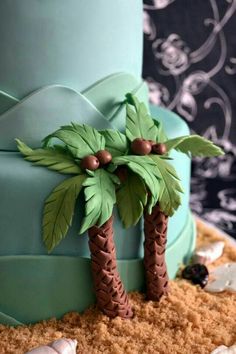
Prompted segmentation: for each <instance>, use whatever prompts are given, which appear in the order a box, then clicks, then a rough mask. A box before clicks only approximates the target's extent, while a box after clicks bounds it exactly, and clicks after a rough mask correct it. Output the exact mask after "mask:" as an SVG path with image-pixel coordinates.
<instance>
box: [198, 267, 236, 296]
mask: <svg viewBox="0 0 236 354" xmlns="http://www.w3.org/2000/svg"><path fill="white" fill-rule="evenodd" d="M204 289H205V290H206V291H209V292H213V293H218V292H222V291H225V290H228V291H230V292H236V263H226V264H223V265H221V266H219V267H217V268H215V269H213V271H211V273H210V280H209V282H208V284H207V285H206V286H205V288H204Z"/></svg>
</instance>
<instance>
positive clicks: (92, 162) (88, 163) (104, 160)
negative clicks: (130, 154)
mask: <svg viewBox="0 0 236 354" xmlns="http://www.w3.org/2000/svg"><path fill="white" fill-rule="evenodd" d="M111 160H112V156H111V153H110V152H109V151H107V150H100V151H98V152H97V153H96V154H95V155H88V156H85V157H84V158H83V159H82V161H81V167H82V168H83V169H84V170H90V171H95V170H97V169H98V168H99V167H101V166H105V165H107V164H109V163H110V162H111Z"/></svg>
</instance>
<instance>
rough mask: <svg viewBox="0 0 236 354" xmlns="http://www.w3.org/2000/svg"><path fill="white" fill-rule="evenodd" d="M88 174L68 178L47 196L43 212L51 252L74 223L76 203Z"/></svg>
mask: <svg viewBox="0 0 236 354" xmlns="http://www.w3.org/2000/svg"><path fill="white" fill-rule="evenodd" d="M85 178H86V176H84V175H80V176H75V177H72V178H70V179H66V180H65V181H64V182H62V183H61V184H59V186H57V187H56V188H55V189H54V190H53V192H52V193H51V195H50V196H49V197H48V198H47V200H46V202H45V205H44V212H43V240H44V243H45V245H46V247H47V250H48V251H49V252H51V251H52V250H53V249H54V247H55V246H57V245H58V244H59V242H60V241H61V240H62V239H63V238H65V236H66V234H67V231H68V229H69V227H70V226H71V223H72V218H73V215H74V209H75V203H76V200H77V198H78V195H79V193H80V191H81V189H82V185H83V182H84V180H85Z"/></svg>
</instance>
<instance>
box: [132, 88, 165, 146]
mask: <svg viewBox="0 0 236 354" xmlns="http://www.w3.org/2000/svg"><path fill="white" fill-rule="evenodd" d="M126 98H127V104H126V112H127V115H126V135H127V137H128V139H129V140H130V141H133V140H134V139H136V138H143V139H147V140H154V141H157V140H158V133H159V131H158V124H155V123H154V121H153V119H152V117H151V116H150V115H149V113H148V111H147V108H146V106H145V104H144V103H140V102H139V101H138V99H137V98H136V97H135V96H133V95H131V94H127V95H126Z"/></svg>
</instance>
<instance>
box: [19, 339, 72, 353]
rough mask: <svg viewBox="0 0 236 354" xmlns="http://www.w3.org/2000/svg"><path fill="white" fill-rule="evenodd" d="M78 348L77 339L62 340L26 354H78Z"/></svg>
mask: <svg viewBox="0 0 236 354" xmlns="http://www.w3.org/2000/svg"><path fill="white" fill-rule="evenodd" d="M76 347H77V341H76V340H75V339H67V338H61V339H57V340H55V341H54V342H52V343H49V344H48V345H42V346H41V347H38V348H35V349H32V350H30V351H29V352H27V353H25V354H76Z"/></svg>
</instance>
